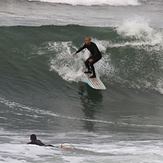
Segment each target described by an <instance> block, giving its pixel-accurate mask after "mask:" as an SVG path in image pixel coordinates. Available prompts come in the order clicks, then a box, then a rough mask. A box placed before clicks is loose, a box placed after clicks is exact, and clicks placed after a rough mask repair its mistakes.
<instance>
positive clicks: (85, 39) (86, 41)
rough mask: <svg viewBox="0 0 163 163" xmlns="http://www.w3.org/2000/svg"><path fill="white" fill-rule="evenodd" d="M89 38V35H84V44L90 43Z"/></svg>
mask: <svg viewBox="0 0 163 163" xmlns="http://www.w3.org/2000/svg"><path fill="white" fill-rule="evenodd" d="M91 40H92V39H91V37H90V36H86V37H85V38H84V42H85V44H86V45H88V44H90V42H91Z"/></svg>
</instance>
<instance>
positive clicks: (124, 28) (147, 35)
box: [116, 17, 163, 46]
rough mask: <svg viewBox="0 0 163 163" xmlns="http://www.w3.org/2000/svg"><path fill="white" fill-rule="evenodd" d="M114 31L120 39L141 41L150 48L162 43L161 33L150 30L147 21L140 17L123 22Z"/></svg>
mask: <svg viewBox="0 0 163 163" xmlns="http://www.w3.org/2000/svg"><path fill="white" fill-rule="evenodd" d="M116 30H117V33H118V34H119V35H121V36H122V37H125V38H126V37H129V38H134V39H138V40H143V41H144V42H145V43H147V44H150V45H152V46H153V45H157V44H161V43H162V42H163V36H162V33H160V32H158V31H156V30H155V29H154V28H152V27H151V26H150V25H149V21H147V20H144V19H143V18H140V17H135V18H132V19H128V20H125V21H124V22H123V23H122V24H121V25H119V26H118V27H117V29H116Z"/></svg>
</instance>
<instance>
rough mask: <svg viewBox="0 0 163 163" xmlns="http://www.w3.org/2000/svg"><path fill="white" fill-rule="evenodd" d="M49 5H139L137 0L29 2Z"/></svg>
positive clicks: (50, 0)
mask: <svg viewBox="0 0 163 163" xmlns="http://www.w3.org/2000/svg"><path fill="white" fill-rule="evenodd" d="M29 1H40V2H49V3H59V4H69V5H83V6H92V5H112V6H128V5H132V6H137V5H140V2H139V1H138V0H100V1H99V0H29Z"/></svg>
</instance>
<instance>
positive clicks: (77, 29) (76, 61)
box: [0, 18, 163, 93]
mask: <svg viewBox="0 0 163 163" xmlns="http://www.w3.org/2000/svg"><path fill="white" fill-rule="evenodd" d="M6 31H7V32H6ZM10 31H12V32H10ZM8 33H12V34H10V36H8ZM0 34H1V36H2V38H5V44H3V42H4V41H3V42H2V43H1V46H2V48H3V49H4V53H5V54H6V57H4V58H2V59H1V60H2V67H4V68H5V67H6V66H7V67H8V69H7V71H8V72H9V74H11V75H10V76H13V75H12V74H17V75H19V76H21V78H23V79H22V80H24V81H26V78H27V77H28V76H29V79H30V81H28V83H26V84H29V85H32V86H33V87H34V86H35V85H36V84H35V83H36V77H37V78H38V79H39V84H40V87H39V89H41V87H42V86H45V87H47V86H46V85H44V83H42V82H41V81H44V79H46V81H47V84H52V85H53V84H54V83H48V82H49V81H50V80H47V79H48V78H49V75H50V74H52V73H54V74H55V73H57V74H58V75H59V76H60V77H61V78H60V79H58V78H57V77H56V76H55V78H57V80H56V83H57V82H58V80H62V79H64V80H65V81H73V82H79V81H82V74H83V73H82V72H83V69H84V68H85V67H84V64H83V60H85V59H86V58H87V57H88V55H89V52H88V51H87V50H85V51H83V52H81V53H79V54H78V55H77V56H76V57H73V56H72V54H73V53H74V52H75V51H76V50H77V49H78V48H79V47H80V46H81V43H82V39H83V37H84V36H85V35H88V34H89V35H91V36H93V41H94V42H95V43H96V44H97V45H98V47H99V49H100V50H101V52H102V53H103V59H102V60H101V61H100V62H98V63H97V64H96V65H95V67H96V71H97V73H98V74H99V76H100V77H101V78H102V80H103V81H104V82H105V84H106V85H112V84H113V85H114V84H118V85H119V86H121V87H127V88H136V89H141V90H142V89H152V90H157V91H159V92H160V93H163V92H162V90H163V75H162V72H163V71H162V67H163V61H162V51H163V46H162V45H163V32H162V30H161V29H155V28H153V27H151V26H150V25H149V23H148V22H145V21H144V20H141V19H139V18H137V19H134V20H126V21H125V22H123V23H122V24H120V25H119V26H118V27H116V28H115V27H114V28H111V27H84V26H75V25H68V26H41V27H1V28H0ZM29 36H31V37H29ZM8 38H11V39H8ZM38 38H39V40H38ZM11 40H14V41H15V43H16V44H15V45H16V46H14V47H13V44H11ZM24 45H26V46H24ZM9 47H11V48H9ZM13 53H14V55H13ZM11 54H12V56H15V59H14V60H10V58H11ZM20 54H22V55H20ZM2 56H3V55H2ZM22 56H23V57H22ZM11 61H12V63H10V62H11ZM22 66H23V68H22ZM24 67H26V68H24ZM17 69H19V70H20V74H19V71H17ZM26 70H27V71H26ZM4 71H6V69H5V70H4ZM0 73H2V74H1V76H2V75H3V72H0ZM22 74H24V76H22ZM55 75H56V74H55ZM10 78H11V77H10ZM6 80H8V79H6ZM13 82H14V81H13ZM37 82H38V81H37ZM21 85H22V83H21ZM37 85H38V84H37ZM19 86H20V84H19ZM25 86H26V85H25ZM11 87H12V85H11ZM4 88H5V86H4Z"/></svg>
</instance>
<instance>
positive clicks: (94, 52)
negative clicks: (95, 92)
mask: <svg viewBox="0 0 163 163" xmlns="http://www.w3.org/2000/svg"><path fill="white" fill-rule="evenodd" d="M83 49H88V50H89V51H90V54H91V55H90V57H89V58H88V59H87V60H86V61H85V66H86V68H87V71H85V72H84V73H88V74H92V76H90V78H96V72H95V68H94V64H95V63H96V62H98V61H99V60H100V59H101V58H102V55H101V52H100V50H99V49H98V47H97V45H96V44H95V43H93V42H92V41H91V37H88V36H87V37H85V39H84V45H83V46H82V47H81V48H80V49H79V50H77V51H76V53H75V54H77V53H79V52H80V51H82V50H83Z"/></svg>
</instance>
